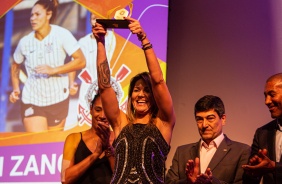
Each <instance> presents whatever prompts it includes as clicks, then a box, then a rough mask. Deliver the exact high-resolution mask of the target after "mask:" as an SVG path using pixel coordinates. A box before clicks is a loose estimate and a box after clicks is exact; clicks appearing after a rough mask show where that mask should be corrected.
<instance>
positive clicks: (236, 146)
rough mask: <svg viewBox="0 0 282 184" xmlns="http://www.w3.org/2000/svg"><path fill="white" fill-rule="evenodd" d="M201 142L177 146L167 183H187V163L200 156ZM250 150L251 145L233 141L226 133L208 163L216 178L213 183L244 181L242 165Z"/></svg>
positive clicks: (245, 162)
mask: <svg viewBox="0 0 282 184" xmlns="http://www.w3.org/2000/svg"><path fill="white" fill-rule="evenodd" d="M200 143H201V142H200V141H199V142H196V143H192V144H187V145H183V146H180V147H178V148H177V150H176V152H175V155H174V157H173V160H172V166H171V167H170V169H169V170H168V173H167V175H166V182H165V183H167V184H171V183H179V184H180V183H183V184H184V183H186V181H187V180H186V175H185V169H186V163H187V161H188V160H189V159H193V160H195V158H196V157H199V158H200V156H199V155H200V149H199V148H200ZM250 152H251V149H250V146H248V145H246V144H243V143H239V142H235V141H232V140H230V139H229V138H228V137H227V136H226V135H224V139H223V141H222V142H221V143H220V145H219V146H218V149H217V150H216V152H215V154H214V156H213V158H212V159H211V161H210V163H209V165H208V167H209V168H211V171H212V175H213V177H214V178H215V179H214V180H213V183H238V184H239V183H242V177H243V173H244V170H243V169H242V167H241V166H242V165H243V164H247V163H248V158H249V156H250ZM200 161H201V159H200ZM203 172H204V171H203Z"/></svg>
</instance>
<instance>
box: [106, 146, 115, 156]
mask: <svg viewBox="0 0 282 184" xmlns="http://www.w3.org/2000/svg"><path fill="white" fill-rule="evenodd" d="M114 155H115V151H114V148H113V147H112V146H109V147H108V148H107V149H106V150H105V156H106V157H111V156H114Z"/></svg>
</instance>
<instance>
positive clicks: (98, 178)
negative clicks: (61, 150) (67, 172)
mask: <svg viewBox="0 0 282 184" xmlns="http://www.w3.org/2000/svg"><path fill="white" fill-rule="evenodd" d="M80 135H81V133H80ZM91 154H92V152H91V151H90V150H89V149H88V148H87V146H86V144H85V142H84V141H83V140H82V135H81V140H80V142H79V144H78V147H77V149H76V152H75V156H74V160H75V161H74V163H75V164H77V163H79V162H81V161H82V160H84V159H85V158H86V157H88V156H89V155H91ZM111 177H112V170H111V167H110V163H109V161H108V158H107V157H103V158H101V159H100V158H98V159H97V160H96V161H95V162H94V163H93V164H92V165H91V166H90V167H89V168H88V169H87V170H86V172H85V173H83V175H82V176H81V177H80V178H79V179H78V180H77V181H76V182H75V184H91V183H93V184H107V183H110V181H111Z"/></svg>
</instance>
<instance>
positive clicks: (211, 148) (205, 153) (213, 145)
mask: <svg viewBox="0 0 282 184" xmlns="http://www.w3.org/2000/svg"><path fill="white" fill-rule="evenodd" d="M223 139H224V135H223V133H221V134H220V135H219V136H218V137H216V138H215V139H214V140H213V141H211V142H210V144H209V145H207V143H205V142H204V141H203V139H201V147H200V169H201V173H205V171H206V169H207V167H208V165H209V163H210V161H211V159H212V157H213V155H214V153H215V152H216V150H217V148H218V146H219V145H220V143H221V142H222V140H223Z"/></svg>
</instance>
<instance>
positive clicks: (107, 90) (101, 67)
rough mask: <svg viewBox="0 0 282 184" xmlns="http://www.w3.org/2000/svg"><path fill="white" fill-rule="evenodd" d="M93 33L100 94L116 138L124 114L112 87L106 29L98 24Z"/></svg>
mask: <svg viewBox="0 0 282 184" xmlns="http://www.w3.org/2000/svg"><path fill="white" fill-rule="evenodd" d="M92 32H93V35H94V37H95V38H96V40H97V76H98V86H99V92H100V95H101V99H102V104H103V108H104V111H105V114H106V117H107V119H108V121H109V122H110V124H111V126H112V127H113V130H114V132H115V136H116V137H117V136H118V135H119V132H120V130H121V127H122V125H121V121H120V116H121V113H122V112H121V111H120V109H119V105H118V100H117V97H116V93H115V91H114V89H113V88H112V87H111V71H110V67H109V63H108V60H107V56H106V49H105V34H106V29H105V28H104V27H103V26H102V25H100V24H98V23H96V25H95V26H94V27H93V28H92Z"/></svg>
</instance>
